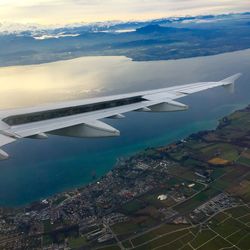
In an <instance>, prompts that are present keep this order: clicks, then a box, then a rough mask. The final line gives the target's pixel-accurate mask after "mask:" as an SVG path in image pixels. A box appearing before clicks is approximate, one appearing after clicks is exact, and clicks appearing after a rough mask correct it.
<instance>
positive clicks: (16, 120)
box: [0, 73, 241, 159]
mask: <svg viewBox="0 0 250 250" xmlns="http://www.w3.org/2000/svg"><path fill="white" fill-rule="evenodd" d="M240 76H241V74H240V73H239V74H235V75H233V76H231V77H228V78H226V79H224V80H221V81H218V82H199V83H193V84H186V85H179V86H174V87H168V88H162V89H156V90H148V91H141V92H134V93H129V94H122V95H113V96H107V97H98V98H91V99H85V100H77V101H69V102H62V103H55V104H48V105H43V106H39V107H32V108H22V109H15V110H14V109H13V110H2V111H0V147H1V146H4V145H6V144H8V143H11V142H14V141H15V140H17V139H20V138H33V139H44V138H47V137H48V134H55V135H62V136H73V137H107V136H118V135H120V132H119V131H118V130H117V129H115V128H113V127H111V126H110V125H108V124H106V123H104V122H102V121H100V120H101V119H103V118H113V119H120V118H123V117H124V116H123V114H124V113H126V112H130V111H142V112H170V111H183V110H187V109H188V106H187V105H185V104H183V103H180V102H177V101H175V100H176V99H178V98H181V97H184V96H187V95H189V94H193V93H196V92H199V91H203V90H206V89H210V88H214V87H219V86H223V87H225V88H227V89H228V90H229V91H230V92H232V91H233V90H234V82H235V81H236V80H237V79H238V78H239V77H240ZM7 158H8V154H7V153H6V152H4V151H3V150H1V149H0V159H7Z"/></svg>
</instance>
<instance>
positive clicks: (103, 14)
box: [0, 0, 250, 24]
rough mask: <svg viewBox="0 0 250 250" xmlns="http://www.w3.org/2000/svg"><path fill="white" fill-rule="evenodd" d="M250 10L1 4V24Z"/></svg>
mask: <svg viewBox="0 0 250 250" xmlns="http://www.w3.org/2000/svg"><path fill="white" fill-rule="evenodd" d="M249 10H250V4H249V0H237V1H235V0H209V1H208V0H22V1H20V0H0V22H18V23H39V24H68V23H72V22H96V21H107V20H131V19H133V20H134V19H136V20H140V19H153V18H160V17H166V16H180V15H197V14H208V13H215V14H217V13H228V12H242V11H249Z"/></svg>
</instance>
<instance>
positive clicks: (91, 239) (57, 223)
mask: <svg viewBox="0 0 250 250" xmlns="http://www.w3.org/2000/svg"><path fill="white" fill-rule="evenodd" d="M249 125H250V106H248V107H246V108H245V109H242V110H238V111H235V112H234V113H232V114H230V115H228V116H226V117H224V118H222V119H221V120H220V121H219V125H218V127H217V128H216V129H215V130H211V131H201V132H199V133H195V134H192V135H190V136H189V137H187V138H185V139H183V140H180V141H177V142H175V143H172V144H170V145H166V146H162V147H157V148H148V149H146V150H144V151H143V152H140V153H138V154H136V155H134V156H132V157H130V158H124V159H119V160H118V161H117V164H116V165H115V166H114V168H113V169H112V170H111V171H110V172H109V173H107V174H106V175H105V176H103V177H102V178H100V179H93V181H95V182H94V183H92V184H89V185H87V186H84V187H82V188H77V189H75V190H72V191H68V192H64V193H61V194H58V195H55V196H52V197H50V198H47V199H44V200H41V201H38V202H35V203H33V204H31V205H29V206H25V207H22V208H1V209H0V232H1V233H0V248H1V249H103V250H104V249H111V250H112V249H114V250H115V249H138V250H139V249H183V250H184V249H185V250H186V249H190V250H192V249H201V250H202V249H222V248H231V249H248V248H249V244H250V126H249Z"/></svg>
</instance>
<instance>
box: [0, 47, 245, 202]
mask: <svg viewBox="0 0 250 250" xmlns="http://www.w3.org/2000/svg"><path fill="white" fill-rule="evenodd" d="M249 69H250V50H244V51H238V52H232V53H226V54H221V55H216V56H209V57H199V58H189V59H180V60H168V61H154V62H134V61H131V60H130V59H128V58H126V57H81V58H77V59H73V60H68V61H59V62H53V63H47V64H41V65H28V66H18V67H3V68H0V82H1V89H0V95H1V98H0V109H6V108H15V107H24V106H31V105H32V106H33V105H39V104H43V103H48V102H56V101H63V100H73V99H81V98H87V97H94V96H104V95H109V94H118V93H126V92H131V91H139V90H147V89H154V88H161V87H167V86H173V85H179V84H186V83H192V82H198V81H214V80H221V79H223V78H225V77H228V76H230V75H232V74H235V73H238V72H242V73H243V76H242V78H241V79H240V80H239V81H238V82H237V85H236V90H235V93H234V94H230V93H228V92H227V91H225V90H224V89H223V88H217V89H213V90H208V91H205V92H201V93H196V94H194V95H191V96H189V97H185V98H181V99H179V101H181V102H183V103H185V104H188V105H189V106H190V109H189V110H188V111H185V112H175V113H136V112H132V113H128V114H127V115H126V118H125V119H123V120H108V119H105V120H104V121H105V122H107V123H109V124H110V125H112V126H114V127H116V128H117V129H119V130H120V131H121V136H120V137H117V138H106V139H103V138H100V139H78V138H68V137H57V136H50V137H49V139H48V140H31V139H23V140H20V141H18V142H16V143H13V144H10V145H7V146H5V147H4V150H6V151H7V152H8V153H9V154H10V156H11V158H10V159H9V160H7V161H1V162H0V205H3V206H20V205H25V204H27V203H30V202H32V201H35V200H38V199H41V198H46V197H48V196H50V195H53V194H55V193H58V192H62V191H65V190H69V189H72V188H75V187H79V186H82V185H85V184H87V183H89V182H91V181H93V180H92V173H93V171H94V172H96V174H97V176H98V177H101V176H102V175H104V174H105V173H107V172H108V171H109V170H110V169H112V167H113V166H114V164H115V162H116V160H117V158H118V157H124V156H129V155H133V154H135V153H136V152H139V151H141V150H143V149H145V148H147V147H154V146H159V145H165V144H168V143H170V142H172V141H174V140H177V139H181V138H184V137H186V136H187V135H189V134H190V133H193V132H197V131H200V130H204V129H212V128H214V127H215V126H216V125H217V121H218V119H219V118H221V117H222V116H224V115H226V114H228V113H230V112H232V111H233V110H236V109H239V108H242V107H244V106H245V105H247V104H249V103H250V94H249V93H250V70H249Z"/></svg>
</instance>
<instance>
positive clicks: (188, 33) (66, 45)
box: [0, 13, 250, 66]
mask: <svg viewBox="0 0 250 250" xmlns="http://www.w3.org/2000/svg"><path fill="white" fill-rule="evenodd" d="M249 23H250V13H242V14H239V13H238V14H227V15H225V14H224V15H217V16H214V15H206V16H196V17H177V18H176V17H174V18H162V19H156V20H149V21H141V22H138V21H136V22H133V21H132V22H106V23H93V24H74V25H69V26H65V27H55V28H48V27H36V26H28V27H26V26H20V25H14V26H12V25H10V24H8V25H7V24H1V25H0V45H1V46H0V66H8V65H23V64H37V63H44V62H51V61H57V60H64V59H71V58H76V57H80V56H93V55H94V56H102V55H112V56H116V55H123V56H127V57H129V58H132V59H133V60H136V61H148V60H168V59H178V58H187V57H195V56H206V55H215V54H218V53H224V52H230V51H235V50H242V49H246V48H250V32H249ZM6 27H7V30H6ZM25 27H26V28H25Z"/></svg>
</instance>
